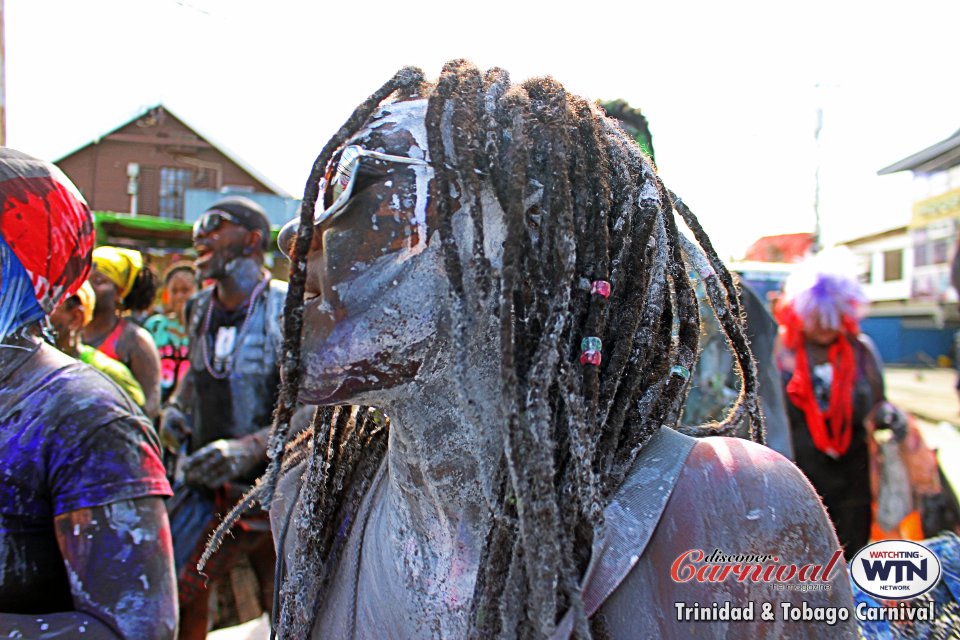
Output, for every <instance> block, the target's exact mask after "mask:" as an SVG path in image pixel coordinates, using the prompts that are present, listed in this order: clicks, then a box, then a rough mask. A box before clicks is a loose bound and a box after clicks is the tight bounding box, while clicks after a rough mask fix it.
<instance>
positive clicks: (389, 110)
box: [350, 98, 427, 153]
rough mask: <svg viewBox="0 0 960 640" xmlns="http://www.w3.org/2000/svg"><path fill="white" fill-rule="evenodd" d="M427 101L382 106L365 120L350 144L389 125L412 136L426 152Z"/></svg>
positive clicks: (407, 101) (358, 141)
mask: <svg viewBox="0 0 960 640" xmlns="http://www.w3.org/2000/svg"><path fill="white" fill-rule="evenodd" d="M426 115H427V100H426V98H421V99H419V100H406V101H404V102H392V103H390V104H384V105H381V106H380V107H378V108H377V110H376V111H374V112H373V115H371V116H370V118H369V119H368V120H367V122H366V124H364V125H363V128H361V129H360V130H359V131H357V133H356V135H354V136H353V137H352V138H351V139H350V142H351V143H360V142H361V141H362V140H363V139H364V138H366V137H368V136H369V135H370V134H371V133H373V132H374V131H376V130H377V129H380V128H381V127H384V126H387V125H391V126H392V127H393V128H397V129H406V130H407V131H409V132H410V133H411V134H412V135H413V139H414V140H415V141H416V143H417V146H418V147H420V149H422V150H423V153H426V151H427V127H426Z"/></svg>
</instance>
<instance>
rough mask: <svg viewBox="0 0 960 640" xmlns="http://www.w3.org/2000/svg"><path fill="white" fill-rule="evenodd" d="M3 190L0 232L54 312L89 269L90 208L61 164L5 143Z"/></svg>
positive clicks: (0, 173)
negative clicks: (41, 158)
mask: <svg viewBox="0 0 960 640" xmlns="http://www.w3.org/2000/svg"><path fill="white" fill-rule="evenodd" d="M0 195H2V197H3V204H2V207H0V235H2V236H3V238H4V240H5V241H6V243H7V244H8V245H9V246H10V249H11V250H12V251H13V253H14V254H16V256H17V258H18V259H19V260H20V263H21V264H22V265H23V267H24V269H26V271H27V274H28V275H29V276H30V280H31V282H32V283H33V289H34V292H35V293H36V296H37V302H39V303H40V307H41V308H42V309H43V310H44V311H45V312H46V313H48V314H49V313H50V312H52V311H53V310H54V309H55V308H56V307H57V305H59V304H60V302H62V301H63V299H64V298H66V297H67V296H69V295H71V294H73V293H74V292H76V290H77V289H79V288H80V285H81V284H83V282H84V280H86V279H87V274H88V273H89V272H90V255H91V253H92V252H93V243H94V229H93V218H92V216H91V215H90V209H89V208H88V207H87V203H86V202H85V201H84V199H83V196H81V195H80V192H79V191H78V190H77V188H76V187H75V186H74V185H73V183H72V182H70V180H69V179H68V178H67V177H66V176H65V175H64V174H63V172H61V171H60V169H58V168H57V167H55V166H54V165H52V164H49V163H47V162H43V161H42V160H37V159H36V158H33V157H31V156H28V155H27V154H25V153H22V152H20V151H15V150H13V149H9V148H5V147H0Z"/></svg>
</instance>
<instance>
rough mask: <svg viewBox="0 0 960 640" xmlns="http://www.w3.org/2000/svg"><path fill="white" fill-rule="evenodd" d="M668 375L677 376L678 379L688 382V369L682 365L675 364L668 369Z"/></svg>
mask: <svg viewBox="0 0 960 640" xmlns="http://www.w3.org/2000/svg"><path fill="white" fill-rule="evenodd" d="M670 375H672V376H677V377H678V378H683V379H684V380H689V379H690V369H687V368H686V367H685V366H683V365H680V364H675V365H673V366H672V367H670Z"/></svg>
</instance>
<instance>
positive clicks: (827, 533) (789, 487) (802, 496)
mask: <svg viewBox="0 0 960 640" xmlns="http://www.w3.org/2000/svg"><path fill="white" fill-rule="evenodd" d="M668 522H671V523H672V522H676V523H678V524H680V523H683V524H684V525H685V526H692V527H694V528H693V529H692V530H691V531H692V532H695V533H696V535H697V537H698V538H700V539H701V540H704V541H706V542H710V543H719V542H722V541H726V542H728V543H729V541H730V540H731V539H744V540H748V541H749V542H750V544H751V545H752V546H758V545H762V544H768V545H776V546H779V547H784V548H789V549H791V550H794V551H796V552H798V553H799V552H800V551H801V550H807V551H806V553H814V554H817V555H819V554H821V553H824V552H825V553H827V557H828V558H829V556H830V554H832V553H833V551H834V550H835V549H837V548H838V546H837V545H838V543H837V539H836V535H835V534H834V532H833V527H832V525H831V523H830V520H829V518H828V517H827V514H826V511H825V510H824V508H823V504H822V502H821V501H820V497H819V496H818V495H817V493H816V491H815V490H814V488H813V486H812V485H811V484H810V481H809V480H807V478H806V476H804V475H803V473H802V472H801V471H800V469H798V468H797V466H796V465H794V464H793V463H792V462H790V461H789V460H787V459H786V458H784V457H783V456H782V455H780V454H779V453H777V452H776V451H773V450H772V449H769V448H767V447H764V446H762V445H759V444H756V443H754V442H750V441H747V440H741V439H737V438H704V439H702V440H699V441H698V442H697V443H696V445H694V447H693V449H692V450H691V452H690V456H689V457H688V458H687V463H686V465H685V466H684V469H683V472H682V473H681V475H680V477H679V479H678V480H677V486H676V488H675V489H674V493H673V496H672V497H671V499H670V502H669V503H668V504H667V508H666V510H665V512H664V516H663V521H662V522H661V524H666V523H668Z"/></svg>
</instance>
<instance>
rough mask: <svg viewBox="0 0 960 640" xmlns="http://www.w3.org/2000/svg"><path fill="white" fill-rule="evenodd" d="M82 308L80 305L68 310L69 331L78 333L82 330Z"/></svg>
mask: <svg viewBox="0 0 960 640" xmlns="http://www.w3.org/2000/svg"><path fill="white" fill-rule="evenodd" d="M83 315H84V314H83V307H82V306H80V305H77V306H75V307H74V308H73V309H70V322H69V324H68V325H67V327H68V328H69V329H70V330H71V331H80V330H81V329H83Z"/></svg>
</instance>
